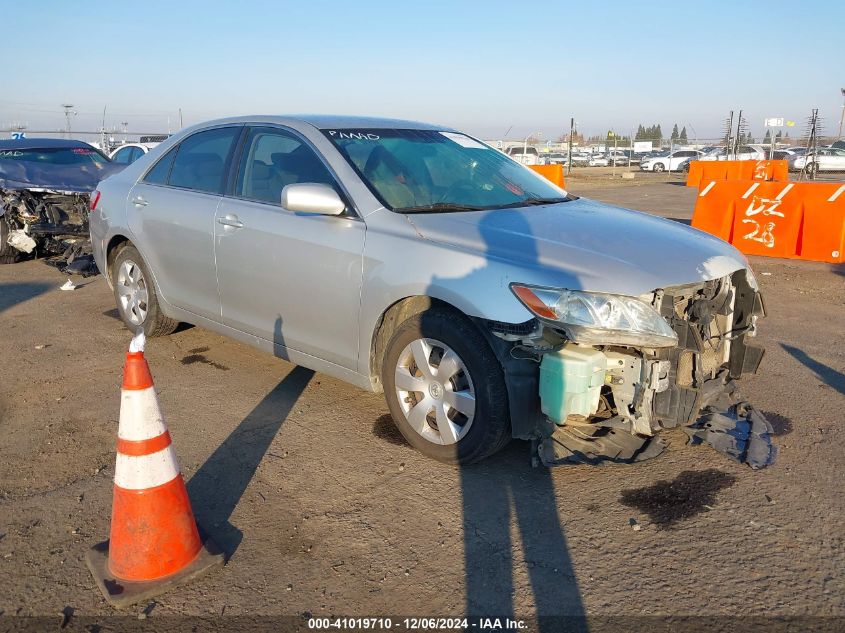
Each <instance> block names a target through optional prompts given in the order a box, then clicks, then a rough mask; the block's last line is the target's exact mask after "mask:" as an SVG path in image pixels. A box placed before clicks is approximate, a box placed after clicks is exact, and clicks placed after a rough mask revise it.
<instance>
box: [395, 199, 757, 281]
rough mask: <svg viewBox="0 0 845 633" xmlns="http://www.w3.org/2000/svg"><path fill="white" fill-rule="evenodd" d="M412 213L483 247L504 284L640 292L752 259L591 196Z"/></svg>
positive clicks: (467, 244) (442, 235)
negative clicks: (518, 205) (494, 207)
mask: <svg viewBox="0 0 845 633" xmlns="http://www.w3.org/2000/svg"><path fill="white" fill-rule="evenodd" d="M407 217H408V220H409V222H411V224H412V225H413V226H414V227H415V228H416V230H417V233H418V235H419V236H420V237H421V238H424V239H426V240H431V241H433V242H439V243H443V244H450V245H453V246H455V247H458V248H461V249H464V250H467V251H470V252H474V253H479V254H482V255H483V256H484V257H485V259H486V260H487V266H490V267H499V268H500V269H501V270H502V271H503V278H502V279H501V281H502V282H503V283H504V282H508V283H509V282H510V281H521V282H523V283H534V284H538V285H546V286H555V287H564V288H570V289H582V290H588V291H592V292H607V293H614V294H626V295H632V296H637V295H640V294H644V293H647V292H651V291H652V290H655V289H657V288H665V287H669V286H679V285H685V284H691V283H698V282H700V281H702V280H709V279H716V278H719V277H724V276H725V275H728V274H730V273H732V272H734V271H736V270H739V269H741V268H745V267H747V266H748V262H747V260H746V259H745V256H743V255H742V254H741V253H740V252H739V251H738V250H736V249H735V248H734V247H733V246H731V245H730V244H728V243H727V242H724V241H722V240H720V239H718V238H715V237H713V236H711V235H708V234H707V233H704V232H702V231H699V230H697V229H693V228H690V227H688V226H685V225H684V224H681V223H679V222H676V221H672V220H666V219H663V218H659V217H656V216H653V215H648V214H646V213H641V212H639V211H632V210H629V209H622V208H619V207H613V206H610V205H606V204H603V203H599V202H595V201H593V200H588V199H585V198H579V199H577V200H573V201H570V202H564V203H560V204H553V205H543V206H532V207H521V208H517V209H501V210H492V211H473V212H466V213H430V214H412V215H408V216H407ZM514 268H517V269H518V270H517V271H516V273H515V272H514ZM504 277H507V279H505V278H504Z"/></svg>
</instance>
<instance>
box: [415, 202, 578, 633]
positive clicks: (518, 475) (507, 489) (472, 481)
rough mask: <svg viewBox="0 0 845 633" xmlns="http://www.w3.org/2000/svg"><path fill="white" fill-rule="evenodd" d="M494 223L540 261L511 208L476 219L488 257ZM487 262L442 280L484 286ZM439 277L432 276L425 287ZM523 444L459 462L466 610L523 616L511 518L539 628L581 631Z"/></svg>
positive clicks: (573, 591)
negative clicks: (472, 461) (475, 460)
mask: <svg viewBox="0 0 845 633" xmlns="http://www.w3.org/2000/svg"><path fill="white" fill-rule="evenodd" d="M527 213H531V211H530V210H529V211H527ZM501 230H505V231H507V234H508V236H507V239H508V246H509V248H513V249H515V250H517V251H518V252H519V253H520V256H521V258H522V259H523V261H524V262H525V263H526V265H528V266H537V265H539V256H538V253H537V238H536V237H535V236H533V235H532V234H531V227H530V226H529V223H528V221H527V220H526V219H525V218H524V217H523V216H522V215H521V213H520V212H518V211H510V210H508V211H494V212H488V213H486V215H485V216H484V217H483V218H481V220H480V222H479V231H480V234H481V237H482V238H483V240H484V243H485V245H486V249H487V257H488V258H490V250H491V245H492V244H493V243H495V242H497V241H498V242H500V243H501V240H502V235H501V232H500V231H501ZM488 261H489V259H488ZM486 268H487V266H486V265H485V266H482V267H479V268H477V269H475V270H473V271H471V272H470V273H469V274H467V275H466V276H463V277H461V278H459V279H457V280H456V279H454V278H449V280H448V281H449V285H450V287H452V288H455V287H458V288H466V289H467V290H469V289H471V288H473V287H485V286H486V285H487V286H489V282H490V278H489V273H490V271H489V270H485V269H486ZM439 281H444V280H443V279H442V278H441V279H440V280H438V278H437V277H435V278H433V279H432V286H436V285H438V284H439ZM425 327H426V319H425V318H422V319H421V328H422V330H423V332H422V333H423V335H425V336H430V337H431V338H436V336H434V334H433V332H432V333H430V334H427V333H426V332H425ZM527 449H528V446H527V444H526V443H525V442H518V443H517V442H514V443H513V445H512V446H511V447H510V448H508V449H505V450H504V451H502V452H501V453H499V454H498V455H496V456H494V457H491V458H488V459H487V460H485V461H483V462H481V463H479V464H475V465H469V466H461V467H460V481H461V497H462V504H463V527H464V562H465V572H464V573H465V584H466V612H467V615H468V616H469V617H471V618H473V619H476V618H481V617H484V618H487V617H499V618H510V619H514V618H515V616H516V617H522V618H524V617H525V616H526V614H525V613H519V614H515V613H514V601H515V600H514V599H515V597H516V594H517V591H518V588H517V587H516V586H515V584H514V569H515V561H514V551H515V545H516V544H515V543H512V541H511V523H512V520H515V522H516V527H517V531H518V534H519V540H520V542H521V546H522V552H521V553H522V559H523V560H524V562H525V565H526V567H527V573H528V578H529V581H530V584H531V592H532V594H533V598H534V605H535V608H536V611H535V613H534V615H535V616H536V617H537V618H538V619H537V626H538V630H540V631H544V632H546V631H548V632H553V631H554V632H558V631H561V630H563V629H565V630H566V631H577V632H580V631H587V623H586V619H585V611H584V605H583V602H582V599H581V593H580V591H579V588H578V582H577V579H576V576H575V571H574V568H573V565H572V558H571V556H570V554H569V548H568V546H567V542H566V536H565V534H564V530H563V525H562V523H561V520H560V515H559V511H558V506H557V500H556V497H555V490H554V484H553V481H552V476H551V472H550V470H549V469H548V468H546V467H544V466H541V467H539V468H533V469H532V468H531V467H530V466H529V454H528V450H527ZM521 598H522V597H521ZM522 601H523V600H520V602H522Z"/></svg>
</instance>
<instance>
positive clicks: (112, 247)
mask: <svg viewBox="0 0 845 633" xmlns="http://www.w3.org/2000/svg"><path fill="white" fill-rule="evenodd" d="M124 244H132V240H130V239H129V238H128V237H126V236H125V235H121V234H119V233H118V234H117V235H113V236H112V238H111V239H110V240H109V243H108V244H106V252H105V263H106V269H105V270H103V271H101V272H102V273H103V277H105V278H106V281H107V282H108V284H109V286H111V285H112V282H111V269H112V265H113V264H114V258H115V257H117V254H118V252H120V248H121V247H122V246H123V245H124ZM132 245H133V246H134V244H132ZM136 248H137V246H136Z"/></svg>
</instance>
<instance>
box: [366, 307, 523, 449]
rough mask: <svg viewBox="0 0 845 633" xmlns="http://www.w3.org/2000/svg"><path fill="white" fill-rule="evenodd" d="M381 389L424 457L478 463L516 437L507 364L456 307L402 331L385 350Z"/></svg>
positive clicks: (434, 311) (400, 426)
mask: <svg viewBox="0 0 845 633" xmlns="http://www.w3.org/2000/svg"><path fill="white" fill-rule="evenodd" d="M446 364H448V367H446ZM445 372H448V374H447V373H445ZM440 376H442V377H440ZM397 381H398V382H399V383H400V385H399V390H397ZM382 384H383V385H384V393H385V397H386V399H387V405H388V407H389V408H390V413H391V415H392V416H393V421H394V423H395V424H396V426H397V428H398V429H399V431H400V432H401V433H402V435H403V436H404V437H405V439H406V440H408V442H409V443H410V444H411V445H412V446H413V447H414V448H416V449H417V450H418V451H420V452H421V453H422V454H423V455H426V456H428V457H431V458H433V459H436V460H438V461H441V462H446V463H451V464H471V463H475V462H478V461H481V460H482V459H484V458H486V457H489V456H490V455H492V454H494V453H496V452H497V451H499V450H501V449H502V448H503V447H504V446H505V445H506V444H507V443H508V441H509V440H510V438H511V429H510V414H509V410H508V398H507V389H506V386H505V376H504V371H503V370H502V366H501V364H500V363H499V361H498V359H497V358H496V355H495V354H494V353H493V350H492V349H491V348H490V345H489V344H488V343H487V341H486V340H485V339H484V337H483V336H482V335H481V333H480V332H479V331H478V330H477V329H476V327H475V326H474V325H473V324H472V323H471V322H470V321H469V320H468V319H466V318H465V317H464V316H463V315H460V314H458V313H456V312H454V311H452V310H447V309H443V308H434V309H431V310H429V311H427V312H424V313H422V314H418V315H416V316H413V317H411V318H409V319H408V320H406V321H405V322H404V323H402V325H400V326H399V328H398V329H397V330H396V332H395V333H394V334H393V336H392V337H391V339H390V341H389V342H388V344H387V348H386V350H385V355H384V362H383V363H382ZM402 387H406V390H402ZM415 388H418V389H415ZM473 397H474V400H472V398H473ZM449 403H455V404H457V405H458V407H452V406H451V405H450V404H449ZM461 409H462V410H461ZM443 425H445V426H443Z"/></svg>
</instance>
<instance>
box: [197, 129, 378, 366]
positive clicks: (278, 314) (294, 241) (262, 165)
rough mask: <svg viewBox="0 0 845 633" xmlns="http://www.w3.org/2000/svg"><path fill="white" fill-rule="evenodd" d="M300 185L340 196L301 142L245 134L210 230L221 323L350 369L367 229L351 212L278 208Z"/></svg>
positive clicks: (267, 133) (287, 135) (261, 132)
mask: <svg viewBox="0 0 845 633" xmlns="http://www.w3.org/2000/svg"><path fill="white" fill-rule="evenodd" d="M303 182H318V183H323V184H328V185H331V186H333V187H335V189H336V190H338V192H339V193H340V189H339V187H338V186H337V183H336V182H335V179H334V177H333V176H332V174H331V173H330V172H329V170H328V168H327V167H326V166H325V165H324V163H323V162H322V161H321V159H320V158H319V157H318V156H317V154H316V153H315V151H314V150H313V149H312V148H311V147H310V146H309V145H308V144H307V143H306V142H305V141H304V140H303V139H302V138H301V137H299V136H298V135H296V134H294V133H293V132H291V131H288V130H286V129H283V128H275V127H255V128H251V129H250V130H249V132H248V135H247V138H246V141H245V144H244V147H243V151H242V153H241V160H240V165H239V167H238V177H237V180H236V183H235V187H234V192H233V196H232V197H225V198H223V200H222V201H221V203H220V205H219V207H218V209H217V215H216V218H215V223H214V231H215V249H216V257H217V279H218V284H219V289H220V300H221V304H222V314H223V323H224V324H226V325H228V326H231V327H233V328H235V329H237V330H240V331H243V332H247V333H249V334H253V335H255V336H258V337H261V338H263V339H266V340H270V341H273V342H275V343H276V344H278V345H283V346H285V347H287V348H290V349H293V350H296V351H299V352H303V353H305V354H309V355H311V356H315V357H317V358H320V359H323V360H326V361H329V362H332V363H335V364H338V365H341V366H343V367H346V368H349V369H356V368H357V364H358V317H359V308H360V297H361V279H362V256H363V249H364V233H365V230H366V225H365V224H364V222H363V220H361V219H360V218H357V217H354V216H352V215H350V216H322V215H303V214H296V213H293V212H291V211H288V210H287V209H284V208H282V206H281V192H282V188H283V187H284V186H285V185H288V184H293V183H303Z"/></svg>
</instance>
